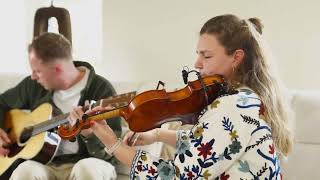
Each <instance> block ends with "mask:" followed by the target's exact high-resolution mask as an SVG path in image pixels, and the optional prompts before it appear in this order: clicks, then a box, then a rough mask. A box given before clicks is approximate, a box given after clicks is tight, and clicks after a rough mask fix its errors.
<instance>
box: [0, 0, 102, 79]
mask: <svg viewBox="0 0 320 180" xmlns="http://www.w3.org/2000/svg"><path fill="white" fill-rule="evenodd" d="M50 4H51V1H50V0H24V1H21V0H12V1H11V0H10V1H5V2H4V1H1V2H0V22H1V24H2V25H1V28H0V39H1V41H0V48H1V50H2V51H1V59H0V67H2V68H1V69H0V73H18V74H29V72H30V70H29V65H28V61H27V45H28V44H29V43H30V42H31V40H32V37H33V24H34V15H35V12H36V10H37V9H38V8H41V7H48V6H50ZM53 4H54V6H55V7H63V8H66V9H68V11H69V12H70V17H71V22H72V25H71V28H72V36H73V51H74V57H75V59H80V60H85V61H88V62H90V63H92V64H93V65H95V66H98V63H99V62H101V59H102V8H101V6H102V1H101V0H55V1H54V3H53ZM13 14H14V15H13ZM4 67H5V68H4Z"/></svg>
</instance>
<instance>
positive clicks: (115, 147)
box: [104, 138, 121, 156]
mask: <svg viewBox="0 0 320 180" xmlns="http://www.w3.org/2000/svg"><path fill="white" fill-rule="evenodd" d="M120 145H121V139H120V138H118V140H117V142H116V143H114V144H113V145H112V146H111V147H110V148H107V147H105V148H104V150H105V151H106V152H107V153H108V154H109V155H110V156H112V155H113V154H112V153H113V152H114V151H115V150H117V149H118V147H119V146H120Z"/></svg>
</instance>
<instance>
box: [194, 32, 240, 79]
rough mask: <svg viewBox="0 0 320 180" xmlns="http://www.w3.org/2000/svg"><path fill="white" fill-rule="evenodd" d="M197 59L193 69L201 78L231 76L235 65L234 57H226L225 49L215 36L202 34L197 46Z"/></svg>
mask: <svg viewBox="0 0 320 180" xmlns="http://www.w3.org/2000/svg"><path fill="white" fill-rule="evenodd" d="M197 54H198V58H197V60H196V63H195V65H194V67H195V68H196V69H198V70H199V71H200V74H201V75H202V76H210V75H214V74H219V75H222V76H224V77H225V78H227V79H228V78H230V77H231V75H232V71H233V70H232V67H233V66H234V65H235V60H234V55H233V54H232V55H227V54H226V50H225V48H224V47H223V46H222V45H221V44H220V43H219V41H218V39H217V38H216V36H215V35H211V34H202V35H201V36H200V38H199V42H198V46H197Z"/></svg>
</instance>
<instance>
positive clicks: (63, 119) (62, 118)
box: [32, 113, 70, 136]
mask: <svg viewBox="0 0 320 180" xmlns="http://www.w3.org/2000/svg"><path fill="white" fill-rule="evenodd" d="M69 115H70V113H66V114H61V115H58V116H55V117H54V118H52V119H50V120H48V121H44V122H42V123H39V124H36V125H34V126H33V132H32V136H34V135H37V134H40V133H42V132H45V131H49V130H51V129H54V128H56V127H58V126H60V125H61V124H65V123H67V122H68V119H67V118H68V117H69Z"/></svg>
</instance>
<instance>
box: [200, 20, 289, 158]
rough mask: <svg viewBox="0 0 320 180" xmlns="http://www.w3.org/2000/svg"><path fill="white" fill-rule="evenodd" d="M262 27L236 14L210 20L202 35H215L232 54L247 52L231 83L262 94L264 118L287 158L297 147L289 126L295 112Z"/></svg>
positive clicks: (202, 29)
mask: <svg viewBox="0 0 320 180" xmlns="http://www.w3.org/2000/svg"><path fill="white" fill-rule="evenodd" d="M262 28H263V26H262V24H261V22H260V20H259V19H257V18H250V19H248V20H241V19H239V18H238V17H236V16H234V15H222V16H216V17H214V18H212V19H210V20H208V21H207V22H206V23H205V24H204V25H203V27H202V28H201V31H200V35H202V34H211V35H215V37H216V38H217V39H218V41H219V42H220V44H221V45H222V46H224V48H225V50H226V54H228V55H231V54H233V53H234V52H235V50H237V49H242V50H243V51H244V52H245V56H244V59H243V61H242V63H241V64H240V65H239V66H238V67H236V69H235V71H234V74H233V76H232V77H233V79H232V80H231V81H236V82H240V83H241V84H245V85H247V86H248V87H250V88H251V89H252V90H254V91H255V92H256V93H257V94H258V95H259V97H260V98H261V101H262V102H263V106H264V109H265V114H264V116H265V118H264V119H265V121H266V122H267V124H268V125H269V126H270V127H271V129H272V136H273V141H274V143H275V146H276V147H277V149H278V150H279V151H280V153H281V155H285V156H286V155H287V154H288V152H289V151H290V150H291V148H292V144H293V138H292V134H291V132H290V130H289V127H288V119H289V113H290V112H291V109H290V107H289V105H288V102H287V101H286V100H285V99H284V97H283V94H281V93H282V91H281V88H280V85H281V84H280V83H279V82H280V81H279V80H278V79H277V78H276V75H275V74H274V72H273V70H272V66H271V65H270V61H271V59H270V57H268V54H267V53H266V51H267V49H266V48H267V47H266V46H263V45H262V42H261V41H262V38H261V34H262ZM257 36H259V37H257ZM269 55H270V54H269Z"/></svg>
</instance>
